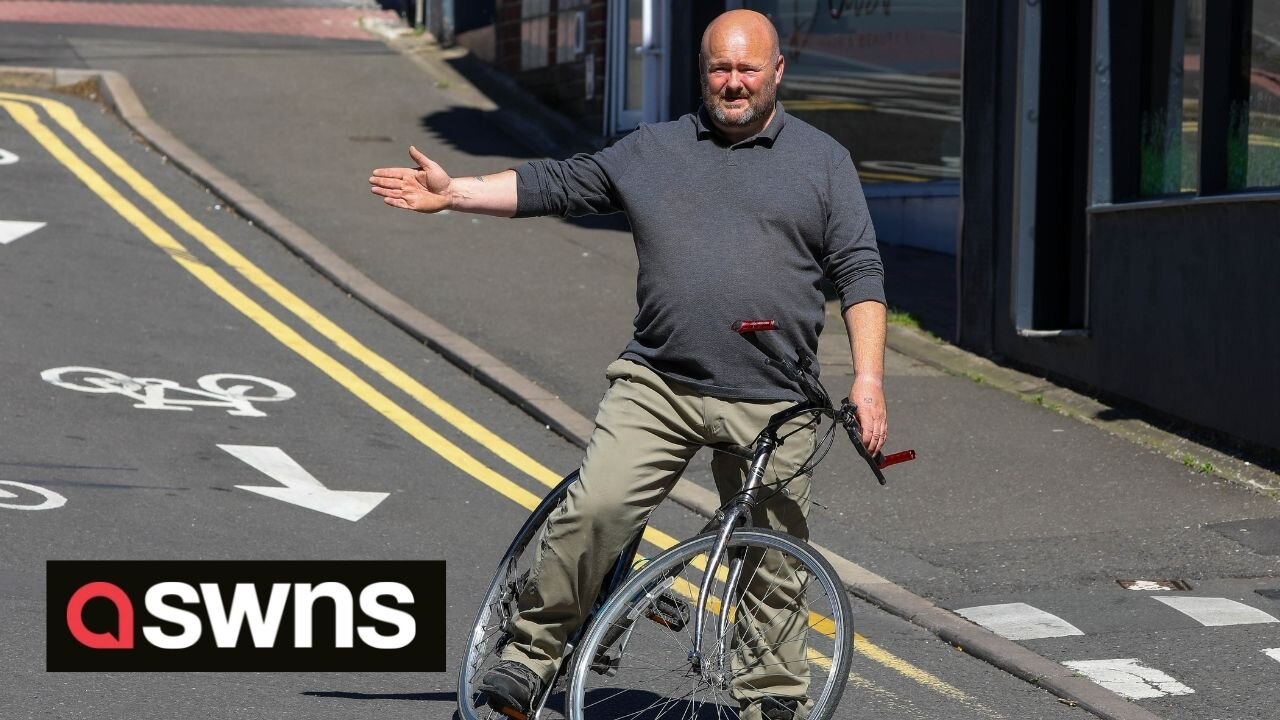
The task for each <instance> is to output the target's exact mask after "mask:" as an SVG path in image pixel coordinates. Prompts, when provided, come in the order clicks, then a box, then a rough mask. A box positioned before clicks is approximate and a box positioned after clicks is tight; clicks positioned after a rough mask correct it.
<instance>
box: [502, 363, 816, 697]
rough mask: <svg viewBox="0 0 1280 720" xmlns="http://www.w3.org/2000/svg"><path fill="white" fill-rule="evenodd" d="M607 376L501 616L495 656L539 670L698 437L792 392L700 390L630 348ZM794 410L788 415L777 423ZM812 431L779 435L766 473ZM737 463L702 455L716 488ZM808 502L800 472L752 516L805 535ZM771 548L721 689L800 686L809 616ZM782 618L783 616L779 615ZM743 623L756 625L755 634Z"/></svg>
mask: <svg viewBox="0 0 1280 720" xmlns="http://www.w3.org/2000/svg"><path fill="white" fill-rule="evenodd" d="M606 376H607V378H608V379H609V382H610V385H609V390H608V391H607V392H606V393H605V396H604V400H602V401H601V403H600V409H599V412H598V413H597V415H596V428H595V431H594V432H593V433H592V435H591V440H590V442H589V443H588V445H587V452H586V458H585V459H584V460H583V463H582V468H581V472H580V477H579V480H578V482H577V483H575V484H574V485H573V486H571V488H570V489H569V492H568V495H567V498H566V500H565V502H564V503H563V504H562V505H561V506H560V507H559V508H558V509H557V510H556V511H555V512H554V513H553V514H552V517H551V519H550V521H549V523H548V526H547V528H546V529H545V530H544V533H543V536H542V538H541V540H540V541H539V544H538V549H537V551H536V555H535V560H534V567H533V570H532V572H531V573H530V582H529V583H528V585H527V587H526V590H525V591H524V592H523V593H522V594H521V597H520V598H519V601H518V605H519V612H518V616H517V617H516V618H515V620H514V621H513V623H512V624H513V628H512V635H513V638H512V641H511V642H510V643H509V644H508V645H507V646H506V647H505V648H504V650H503V653H502V655H503V659H507V660H516V661H518V662H521V663H523V664H525V665H527V666H529V667H530V668H532V669H533V670H534V671H535V672H537V673H538V674H539V675H540V676H541V677H542V678H543V681H544V682H545V681H546V680H548V679H549V678H550V677H551V676H552V675H553V674H554V672H555V669H556V667H557V664H558V662H559V660H560V656H561V655H562V653H563V650H564V646H565V644H566V642H567V639H568V637H569V635H570V634H572V633H573V631H574V630H576V629H577V628H578V627H579V626H580V625H581V624H582V622H583V620H584V618H585V617H586V615H587V613H588V612H589V611H590V609H591V606H592V604H593V602H594V601H595V599H596V595H597V594H598V593H599V592H600V587H601V586H602V585H603V583H604V580H605V576H606V575H607V574H608V572H609V570H610V568H611V567H612V565H613V563H614V561H615V560H616V559H617V556H618V554H619V553H620V552H621V551H622V550H623V548H624V547H625V546H626V545H627V543H628V542H630V541H631V540H632V539H633V538H635V537H636V535H637V533H639V532H640V531H641V530H642V529H643V527H644V525H645V523H646V522H647V521H648V519H649V514H650V513H651V512H652V511H653V509H654V508H655V507H656V506H657V505H658V504H659V503H660V502H662V500H663V499H664V498H666V496H667V494H668V493H669V492H670V491H671V489H672V487H674V486H675V484H676V481H677V480H678V479H679V478H680V474H681V473H682V472H683V471H684V468H685V466H686V465H687V464H688V463H689V461H690V460H691V459H692V458H693V456H694V454H695V453H696V452H697V451H698V449H699V448H700V447H701V446H703V445H706V444H712V443H734V444H738V445H744V446H745V445H750V444H751V442H752V441H753V440H755V437H756V435H757V434H758V433H759V432H760V431H761V430H762V429H764V426H765V425H766V424H767V422H768V420H769V418H770V417H771V416H772V415H773V414H774V413H776V412H778V411H780V410H783V409H785V408H788V407H790V406H792V405H793V404H794V403H793V402H790V401H782V402H758V401H743V400H721V399H717V398H713V397H708V396H706V395H701V394H699V393H697V392H695V391H694V390H691V389H689V388H686V387H682V386H680V385H677V384H675V383H671V382H668V381H667V380H665V379H664V378H662V376H660V375H658V374H657V373H655V372H654V371H652V370H650V369H649V368H647V367H645V366H643V365H640V364H639V363H635V362H632V361H630V360H617V361H614V362H613V363H612V364H610V365H609V367H608V369H607V370H606ZM804 422H805V419H804V418H800V419H797V420H793V421H792V422H791V423H790V424H789V425H788V426H786V427H785V428H784V430H783V432H782V433H780V434H785V433H786V432H787V431H790V430H793V429H795V428H797V427H799V426H801V425H803V424H804ZM814 442H815V434H814V432H813V430H812V429H811V428H809V429H805V430H802V431H801V432H799V433H797V434H795V435H793V436H791V437H790V438H787V440H786V442H785V443H784V444H783V445H782V446H781V447H779V448H778V449H777V451H776V452H775V453H774V455H773V459H772V462H771V465H770V468H769V472H768V474H767V475H766V477H765V482H766V483H770V482H774V481H776V480H778V479H779V478H785V477H788V476H790V475H791V474H792V473H794V472H795V470H796V469H797V468H799V467H800V465H801V463H803V462H804V461H805V460H806V459H808V457H809V455H810V454H811V453H812V451H813V448H814ZM747 466H748V461H747V460H744V459H741V458H738V457H735V456H732V455H728V454H725V453H719V452H717V453H715V456H714V457H713V459H712V462H711V467H712V472H713V474H714V475H715V481H716V487H717V488H718V489H719V491H720V496H721V498H722V499H727V498H728V497H729V496H731V495H733V494H734V493H735V492H737V491H738V490H739V489H740V488H741V487H742V485H743V483H744V482H745V480H746V472H747ZM808 511H809V477H808V476H807V475H801V476H799V477H797V478H795V479H794V480H792V481H791V483H790V484H789V485H788V486H787V492H786V493H779V494H777V495H774V496H773V497H772V498H771V499H770V500H769V501H768V502H766V503H762V504H761V505H760V506H758V507H757V508H756V514H755V517H753V518H752V522H753V524H754V525H755V526H756V527H772V528H775V529H778V530H783V531H785V532H788V533H790V534H792V535H795V536H797V537H799V538H802V539H806V540H807V539H808V537H809V527H808V525H807V523H806V520H805V518H806V515H807V514H808ZM771 556H778V553H775V552H770V553H767V554H766V556H765V562H764V563H763V564H764V565H765V567H760V568H759V569H758V570H756V578H755V579H754V580H753V581H752V583H751V584H750V585H749V586H748V587H747V588H746V592H745V594H744V596H743V600H742V603H743V604H742V605H741V607H742V608H744V609H747V613H746V616H747V619H746V621H745V623H740V628H739V630H738V632H739V638H740V640H739V641H738V652H737V657H735V659H734V666H735V676H736V677H735V679H734V681H733V688H732V692H733V696H734V697H735V698H736V699H737V700H739V701H740V702H742V703H743V704H744V705H745V704H747V703H748V702H749V701H750V700H752V699H754V698H758V697H760V696H762V695H773V696H780V697H797V698H803V697H804V696H805V691H806V689H807V686H808V664H807V660H806V658H805V646H804V643H803V642H802V641H798V640H797V639H796V638H797V637H799V636H802V635H803V633H804V631H805V628H806V627H807V621H808V613H807V612H806V611H805V610H804V608H800V611H799V612H797V607H796V601H797V600H800V601H803V597H797V596H798V595H802V580H801V579H800V578H799V577H798V576H797V570H798V569H796V568H789V567H788V566H787V565H786V564H784V563H782V562H774V563H773V564H775V565H777V566H778V567H773V568H770V567H767V566H768V565H769V562H768V558H769V557H771ZM757 562H758V561H757ZM747 563H748V564H747V566H746V567H745V568H744V570H750V569H752V568H753V567H754V566H755V565H756V563H753V562H752V561H751V559H750V558H748V560H747ZM744 575H745V573H744ZM757 587H758V588H759V589H761V590H765V589H766V588H767V598H756V597H755V596H754V593H753V591H752V590H753V588H757ZM785 618H790V621H787V622H783V621H782V620H784V619H785ZM741 625H745V627H741ZM753 626H754V627H753ZM754 628H763V635H764V637H760V635H761V633H760V632H757V631H756V630H755V629H754ZM775 636H777V637H775ZM753 666H759V668H758V669H755V670H753V669H752V667H753ZM752 707H757V706H752ZM752 714H753V715H754V714H755V713H752Z"/></svg>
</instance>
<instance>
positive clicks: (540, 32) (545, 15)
mask: <svg viewBox="0 0 1280 720" xmlns="http://www.w3.org/2000/svg"><path fill="white" fill-rule="evenodd" d="M550 13H551V0H524V1H523V2H522V3H521V4H520V69H521V70H534V69H537V68H541V67H546V66H547V65H548V64H549V61H550V55H551V52H550V45H551V43H550V34H551V33H550V30H551V18H550Z"/></svg>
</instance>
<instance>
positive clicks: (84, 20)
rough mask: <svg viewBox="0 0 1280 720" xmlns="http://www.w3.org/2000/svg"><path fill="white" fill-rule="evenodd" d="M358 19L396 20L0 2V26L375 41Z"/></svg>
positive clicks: (287, 11)
mask: <svg viewBox="0 0 1280 720" xmlns="http://www.w3.org/2000/svg"><path fill="white" fill-rule="evenodd" d="M362 16H366V17H367V16H376V17H386V18H388V19H394V18H395V17H396V14H395V13H394V12H391V11H387V10H359V9H352V8H325V7H245V6H229V5H206V4H161V3H154V4H153V3H143V4H139V3H113V2H108V3H97V2H61V1H58V2H54V1H51V0H0V22H24V23H58V24H67V25H113V26H117V27H140V28H163V29H168V30H206V31H217V32H243V33H266V34H271V35H298V36H304V37H313V38H327V39H335V40H370V41H372V40H376V39H377V38H375V37H374V36H373V35H370V34H369V33H367V32H365V31H364V30H363V29H361V27H360V18H361V17H362Z"/></svg>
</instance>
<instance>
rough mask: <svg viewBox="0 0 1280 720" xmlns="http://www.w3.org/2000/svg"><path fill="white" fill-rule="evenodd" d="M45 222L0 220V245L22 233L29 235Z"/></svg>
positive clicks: (18, 236) (20, 235) (9, 241)
mask: <svg viewBox="0 0 1280 720" xmlns="http://www.w3.org/2000/svg"><path fill="white" fill-rule="evenodd" d="M0 164H3V163H0ZM47 224H48V223H42V222H24V221H22V220H0V245H8V244H9V243H11V242H13V241H14V240H17V239H18V238H20V237H22V236H24V235H30V234H31V233H33V232H35V231H37V230H39V229H40V228H42V227H44V226H45V225H47Z"/></svg>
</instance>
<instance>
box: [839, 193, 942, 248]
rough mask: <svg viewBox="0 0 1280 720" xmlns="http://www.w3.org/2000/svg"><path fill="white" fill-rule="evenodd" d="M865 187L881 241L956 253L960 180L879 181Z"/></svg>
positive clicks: (872, 219)
mask: <svg viewBox="0 0 1280 720" xmlns="http://www.w3.org/2000/svg"><path fill="white" fill-rule="evenodd" d="M862 191H863V193H864V194H865V195H866V196H867V208H868V209H869V210H870V211H871V221H872V222H873V223H874V224H875V228H876V239H878V240H879V241H880V242H882V243H888V244H890V245H903V246H907V247H914V248H920V249H922V250H931V251H933V252H938V253H945V254H947V255H955V254H956V234H957V231H958V227H959V224H960V183H959V181H942V182H931V183H892V184H889V183H876V184H871V185H864V186H863V187H862Z"/></svg>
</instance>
